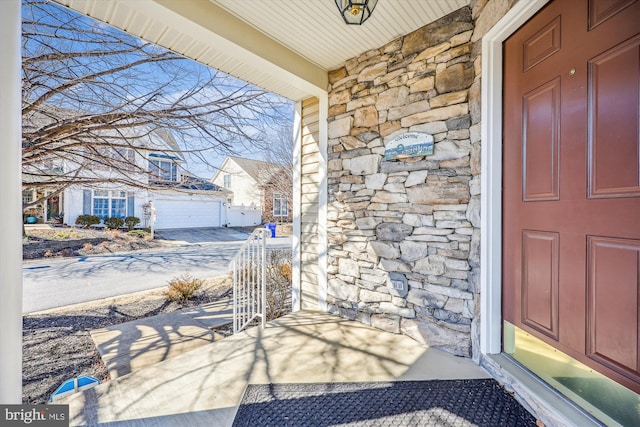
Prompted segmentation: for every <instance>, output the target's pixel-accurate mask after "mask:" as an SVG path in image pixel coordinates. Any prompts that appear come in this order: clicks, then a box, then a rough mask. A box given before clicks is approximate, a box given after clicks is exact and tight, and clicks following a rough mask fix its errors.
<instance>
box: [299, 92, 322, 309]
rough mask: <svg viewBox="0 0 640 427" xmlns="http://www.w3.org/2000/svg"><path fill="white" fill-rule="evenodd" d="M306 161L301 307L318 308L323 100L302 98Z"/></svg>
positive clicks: (302, 166) (301, 236) (301, 203)
mask: <svg viewBox="0 0 640 427" xmlns="http://www.w3.org/2000/svg"><path fill="white" fill-rule="evenodd" d="M301 115H302V150H301V153H302V159H301V160H302V161H301V169H302V170H301V180H300V187H301V188H300V193H301V198H300V205H301V209H300V213H301V215H300V288H301V307H302V308H303V309H305V308H318V296H319V288H318V274H319V270H318V259H319V257H318V233H319V227H318V207H319V203H318V200H319V194H320V190H319V185H320V174H319V172H318V170H319V167H320V165H319V158H320V145H319V140H320V132H319V102H318V99H317V98H310V99H307V100H305V101H303V102H302V114H301Z"/></svg>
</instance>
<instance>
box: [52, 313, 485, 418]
mask: <svg viewBox="0 0 640 427" xmlns="http://www.w3.org/2000/svg"><path fill="white" fill-rule="evenodd" d="M488 377H489V376H488V374H487V373H486V372H485V371H484V370H482V369H481V368H479V367H478V366H476V365H474V364H473V363H472V362H471V361H470V360H468V359H463V358H459V357H455V356H452V355H449V354H446V353H443V352H440V351H438V350H435V349H428V348H427V347H425V346H423V345H421V344H419V343H417V342H416V341H414V340H412V339H411V338H409V337H407V336H404V335H396V334H392V333H387V332H382V331H380V330H379V329H374V328H371V327H369V326H366V325H363V324H361V323H358V322H353V321H349V320H346V319H342V318H340V317H337V316H334V315H330V314H327V313H323V312H318V311H301V312H296V313H293V314H290V315H288V316H285V317H283V318H281V319H279V320H278V321H275V322H271V323H269V324H268V326H267V328H265V329H260V328H252V329H249V330H246V331H244V332H241V333H239V334H237V335H234V336H231V337H228V338H225V339H223V340H220V341H215V342H212V343H209V344H205V345H202V346H201V347H199V348H197V349H194V350H191V351H188V352H186V353H183V354H180V355H178V356H176V357H173V358H169V359H166V360H164V361H162V362H160V363H156V364H153V365H150V366H146V367H144V368H141V369H137V370H133V371H132V372H131V373H129V374H127V375H123V376H121V377H118V378H116V379H115V380H112V381H108V382H106V383H103V384H101V385H99V386H97V387H96V388H93V389H91V390H88V391H87V392H84V393H79V394H76V395H73V396H70V397H69V398H67V399H65V400H62V401H61V403H66V404H69V405H70V417H71V425H96V424H100V423H110V422H114V423H115V422H122V425H125V424H126V425H127V426H147V425H154V426H158V425H160V426H164V425H167V426H174V425H189V426H199V425H202V426H205V425H206V426H210V425H216V426H230V425H231V424H232V423H233V418H234V416H235V413H236V411H237V407H238V405H239V403H240V400H241V398H242V395H243V393H244V390H245V388H246V386H247V385H248V384H269V383H300V382H303V383H311V382H362V381H393V380H428V379H449V378H450V379H465V378H488ZM118 425H120V424H118Z"/></svg>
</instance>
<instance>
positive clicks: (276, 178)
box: [261, 123, 294, 221]
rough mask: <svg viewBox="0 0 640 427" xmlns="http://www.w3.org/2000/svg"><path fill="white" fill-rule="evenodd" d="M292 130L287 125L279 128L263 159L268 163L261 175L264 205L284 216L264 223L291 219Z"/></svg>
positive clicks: (289, 125) (267, 219) (268, 219)
mask: <svg viewBox="0 0 640 427" xmlns="http://www.w3.org/2000/svg"><path fill="white" fill-rule="evenodd" d="M293 144H294V140H293V129H292V126H291V124H290V123H289V124H288V125H287V126H283V127H281V128H280V131H279V132H278V134H277V135H276V137H275V138H274V139H273V140H272V141H271V144H270V145H269V149H268V151H266V153H265V155H264V158H265V160H266V161H267V162H268V163H265V164H264V165H265V166H264V169H265V170H264V171H262V172H261V175H263V176H264V177H265V179H264V187H263V188H264V190H263V191H264V194H265V204H266V205H267V209H266V210H269V206H271V210H273V211H279V212H280V213H281V214H282V213H284V212H285V211H286V213H287V214H286V215H280V216H278V217H276V216H274V217H273V218H268V217H267V218H264V220H266V221H273V220H280V221H283V220H289V219H290V218H291V212H290V209H291V204H292V201H293Z"/></svg>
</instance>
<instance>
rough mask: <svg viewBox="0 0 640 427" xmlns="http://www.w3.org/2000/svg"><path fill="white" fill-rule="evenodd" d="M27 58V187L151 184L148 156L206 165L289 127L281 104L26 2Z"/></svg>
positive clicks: (36, 0) (68, 14)
mask: <svg viewBox="0 0 640 427" xmlns="http://www.w3.org/2000/svg"><path fill="white" fill-rule="evenodd" d="M22 53H23V60H22V81H23V88H22V117H23V139H22V162H23V176H24V177H25V179H24V182H25V184H24V188H30V187H36V186H43V185H47V186H48V187H49V188H52V189H53V190H54V194H55V192H60V191H62V190H63V189H64V188H66V187H67V186H69V185H72V184H83V185H91V184H96V183H102V182H110V183H121V184H126V185H130V186H134V187H141V186H148V184H147V181H148V180H146V179H144V177H145V176H148V175H147V174H148V164H147V163H146V162H145V161H144V156H143V150H148V149H154V150H163V152H164V154H165V155H167V156H172V157H182V158H184V157H186V158H188V159H191V160H192V161H200V162H202V163H208V158H210V154H211V153H212V152H214V153H217V154H220V155H228V154H235V153H238V152H243V151H244V150H252V151H254V152H255V150H263V149H265V147H266V146H267V145H268V144H269V142H270V141H268V138H266V137H265V136H266V135H269V134H272V133H273V132H272V129H274V128H278V127H280V126H282V124H283V123H286V122H287V121H289V120H290V117H288V115H289V114H290V110H291V108H290V103H289V102H288V101H286V100H284V99H283V98H280V97H278V96H276V95H274V94H271V93H268V92H265V91H263V90H261V89H259V88H256V87H254V86H251V85H249V84H246V83H244V82H240V81H238V80H237V79H235V78H232V77H229V76H227V75H225V74H223V73H221V72H217V71H215V70H212V69H210V68H208V67H205V66H202V65H200V64H197V63H195V62H194V61H191V60H189V59H187V58H184V57H182V56H180V55H177V54H175V53H173V52H170V51H168V50H166V49H164V48H160V47H158V46H156V45H154V44H152V43H148V42H145V41H142V40H140V39H138V38H135V37H132V36H130V35H128V34H126V33H124V32H121V31H119V30H116V29H114V28H111V27H109V26H107V25H105V24H102V23H98V22H96V21H94V20H92V19H90V18H87V17H84V16H81V15H79V14H77V13H75V12H73V11H71V10H68V9H66V8H64V7H62V6H59V5H56V4H53V3H50V2H48V1H46V0H23V46H22ZM39 202H41V200H34V201H33V202H32V203H33V204H36V203H39Z"/></svg>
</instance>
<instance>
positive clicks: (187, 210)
mask: <svg viewBox="0 0 640 427" xmlns="http://www.w3.org/2000/svg"><path fill="white" fill-rule="evenodd" d="M153 205H154V207H155V208H156V226H155V228H156V229H157V230H163V229H168V228H198V227H220V226H221V225H222V223H221V220H220V211H221V202H219V201H216V200H210V199H209V200H207V199H205V200H202V199H193V198H192V199H188V198H184V199H170V198H164V199H161V198H156V199H155V201H154V202H153Z"/></svg>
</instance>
